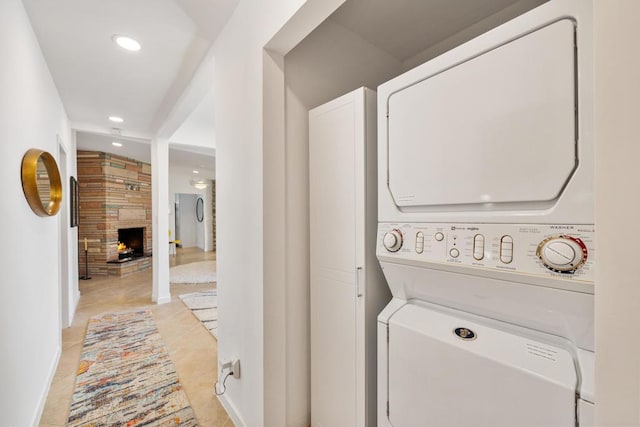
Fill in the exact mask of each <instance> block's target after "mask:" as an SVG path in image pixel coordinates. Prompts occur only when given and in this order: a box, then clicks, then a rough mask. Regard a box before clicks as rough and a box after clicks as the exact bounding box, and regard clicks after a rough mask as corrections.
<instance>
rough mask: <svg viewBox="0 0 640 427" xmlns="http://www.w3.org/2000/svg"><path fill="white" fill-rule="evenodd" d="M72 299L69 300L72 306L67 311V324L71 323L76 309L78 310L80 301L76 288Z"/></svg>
mask: <svg viewBox="0 0 640 427" xmlns="http://www.w3.org/2000/svg"><path fill="white" fill-rule="evenodd" d="M74 291H75V292H74V293H73V300H72V301H71V303H72V304H71V305H72V307H70V308H71V310H70V311H69V326H71V324H72V323H73V319H74V317H75V316H76V311H77V310H78V304H79V303H80V291H79V290H78V289H74Z"/></svg>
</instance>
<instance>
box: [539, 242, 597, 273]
mask: <svg viewBox="0 0 640 427" xmlns="http://www.w3.org/2000/svg"><path fill="white" fill-rule="evenodd" d="M536 255H538V258H540V260H541V261H542V263H543V264H544V266H545V267H547V268H548V269H549V270H551V271H555V272H558V273H573V272H574V271H576V270H577V269H579V268H580V267H582V266H583V265H584V263H585V262H586V261H587V247H586V245H585V244H584V242H583V241H582V240H580V239H579V238H577V237H573V236H569V235H566V234H562V235H559V236H552V237H548V238H546V239H545V240H543V241H542V242H540V244H539V245H538V249H537V250H536Z"/></svg>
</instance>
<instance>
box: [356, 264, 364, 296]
mask: <svg viewBox="0 0 640 427" xmlns="http://www.w3.org/2000/svg"><path fill="white" fill-rule="evenodd" d="M362 270H363V269H362V267H357V268H356V298H361V297H362V292H361V291H360V273H361V272H362Z"/></svg>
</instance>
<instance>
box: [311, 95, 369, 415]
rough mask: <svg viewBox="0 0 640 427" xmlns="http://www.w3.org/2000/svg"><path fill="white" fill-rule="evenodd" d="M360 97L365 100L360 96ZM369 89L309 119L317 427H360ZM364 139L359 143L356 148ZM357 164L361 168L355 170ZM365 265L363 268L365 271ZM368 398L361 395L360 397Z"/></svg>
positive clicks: (313, 411) (313, 378) (316, 111)
mask: <svg viewBox="0 0 640 427" xmlns="http://www.w3.org/2000/svg"><path fill="white" fill-rule="evenodd" d="M358 94H359V96H358ZM356 100H358V101H359V102H360V103H362V102H363V100H364V96H363V90H359V91H356V92H354V93H351V94H348V95H345V96H343V97H340V98H338V99H336V100H334V101H332V102H330V103H328V104H325V105H323V106H321V107H318V108H316V109H314V110H312V111H311V112H310V114H309V171H310V176H309V183H310V184H309V185H310V233H311V235H310V243H311V248H310V256H311V265H310V268H311V292H310V297H311V424H312V426H314V427H333V426H356V425H357V424H358V421H357V420H359V419H361V418H362V417H361V416H357V410H356V408H357V405H356V400H357V393H358V390H357V389H358V385H357V382H358V379H359V377H360V376H359V375H358V376H357V375H356V371H357V369H361V368H362V367H361V366H357V365H358V364H357V363H356V354H357V353H356V351H357V345H358V344H357V343H358V341H359V339H358V335H359V334H361V332H360V333H359V332H358V331H357V329H356V328H357V326H356V325H357V324H358V322H356V318H357V316H359V315H360V312H361V311H362V310H361V309H358V308H357V304H356V299H357V295H356V274H357V267H358V261H357V258H359V257H361V255H360V253H361V252H362V249H361V248H360V250H359V249H358V246H357V245H358V241H357V240H358V239H357V236H359V237H360V240H362V231H358V232H357V230H361V229H362V228H363V227H364V225H363V219H362V218H361V216H362V214H363V208H362V207H360V208H358V207H357V204H358V201H359V200H362V199H363V196H362V194H363V192H364V174H363V172H362V170H363V166H362V163H363V161H364V154H363V153H364V145H363V141H362V138H363V131H362V128H363V123H364V118H363V117H360V118H358V117H357V115H358V113H359V115H362V111H363V107H362V106H359V107H358V106H357V105H356V104H355V101H356ZM358 139H360V141H358ZM356 164H357V166H356ZM360 265H361V264H360ZM360 393H362V391H360Z"/></svg>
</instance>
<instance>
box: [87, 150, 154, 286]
mask: <svg viewBox="0 0 640 427" xmlns="http://www.w3.org/2000/svg"><path fill="white" fill-rule="evenodd" d="M77 156H78V157H77V158H78V184H79V187H80V224H79V227H78V237H79V242H78V243H79V254H80V262H79V267H80V274H81V275H84V239H85V238H87V246H88V264H89V275H90V276H92V275H107V274H115V275H124V274H129V273H133V272H136V271H139V270H141V269H145V268H148V267H150V266H151V262H150V261H151V259H150V258H149V256H150V255H151V252H152V226H151V219H152V208H151V165H149V164H147V163H142V162H139V161H137V160H133V159H129V158H126V157H122V156H118V155H115V154H109V153H102V152H95V151H82V150H80V151H78V153H77ZM137 227H141V228H143V229H144V231H143V248H144V249H143V250H144V254H143V257H142V258H140V259H134V260H133V261H130V262H129V264H130V265H126V266H125V263H118V238H119V236H118V229H125V228H137ZM114 261H115V263H114ZM131 263H135V264H131Z"/></svg>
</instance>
